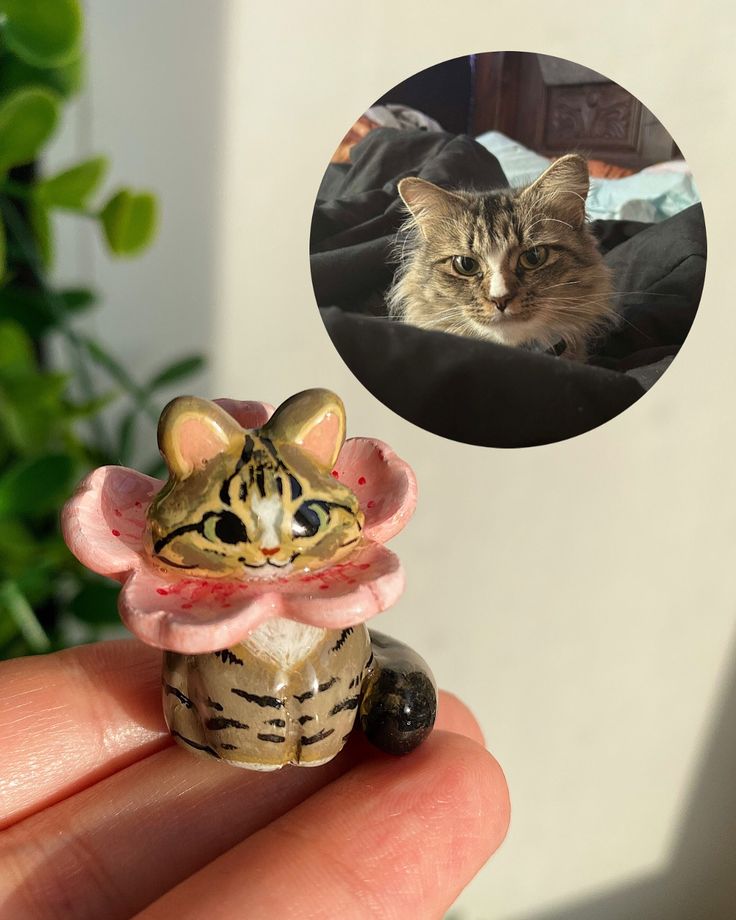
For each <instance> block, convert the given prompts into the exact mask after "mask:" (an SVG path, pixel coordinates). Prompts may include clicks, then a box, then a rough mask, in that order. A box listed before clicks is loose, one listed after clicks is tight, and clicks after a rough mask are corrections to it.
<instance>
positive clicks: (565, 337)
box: [387, 155, 618, 360]
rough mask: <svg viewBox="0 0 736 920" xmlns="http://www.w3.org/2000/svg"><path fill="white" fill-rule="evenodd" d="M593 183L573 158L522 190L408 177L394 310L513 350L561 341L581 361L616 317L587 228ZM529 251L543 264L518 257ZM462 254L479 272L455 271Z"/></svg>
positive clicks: (402, 188) (391, 298) (390, 298)
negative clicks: (446, 185)
mask: <svg viewBox="0 0 736 920" xmlns="http://www.w3.org/2000/svg"><path fill="white" fill-rule="evenodd" d="M588 183H589V180H588V170H587V164H586V163H585V161H584V160H583V159H582V158H581V157H579V156H576V155H569V156H565V157H562V158H560V159H559V160H557V161H555V162H554V163H553V164H552V165H551V166H550V167H549V168H548V169H547V170H546V171H545V172H544V173H543V174H542V176H540V177H539V178H538V179H537V180H536V181H535V182H534V183H532V184H531V185H529V186H526V187H524V188H522V189H503V190H493V191H488V192H478V191H456V190H453V191H447V190H445V189H441V188H439V187H437V186H435V185H433V184H432V183H430V182H427V181H426V180H424V179H418V178H407V179H403V180H402V181H401V182H400V183H399V194H400V195H401V197H402V199H403V201H404V203H405V205H406V207H407V209H408V211H409V216H408V219H407V221H406V222H405V224H404V225H403V227H402V228H401V230H400V232H399V235H398V238H397V261H398V262H399V268H398V270H397V272H396V275H395V278H394V282H393V285H392V287H391V289H390V290H389V292H388V295H387V305H388V308H389V313H390V315H391V316H393V317H395V318H397V319H400V320H403V321H404V322H406V323H410V324H412V325H414V326H419V327H421V328H424V329H439V330H443V331H446V332H451V333H455V334H458V335H466V336H472V337H475V338H485V339H489V340H491V341H494V342H499V343H501V344H504V345H510V346H524V347H532V348H534V347H536V348H540V349H542V350H544V349H549V348H553V347H555V346H557V345H558V344H559V343H561V342H562V343H564V346H565V349H564V352H563V354H564V355H565V357H568V358H572V359H577V360H585V359H586V357H587V353H588V347H589V345H590V343H591V341H592V340H593V339H595V338H596V337H597V336H598V335H600V334H601V333H602V332H603V331H605V330H606V329H607V328H609V327H611V326H612V325H615V323H616V322H617V320H618V314H617V312H616V309H615V307H614V305H613V300H612V287H611V276H610V272H609V270H608V268H607V267H606V265H605V263H604V262H603V259H602V257H601V254H600V252H599V251H598V248H597V245H596V241H595V239H594V237H593V235H592V234H591V232H590V231H589V229H588V228H587V226H586V224H585V198H586V196H587V192H588ZM533 250H536V251H537V252H545V253H546V256H545V260H546V261H545V262H544V263H543V264H542V265H540V266H539V267H537V268H534V269H533V270H527V269H525V268H524V267H523V265H522V263H521V262H520V257H521V256H522V254H524V253H528V252H529V251H533ZM461 256H464V257H472V259H474V260H476V261H477V263H478V272H477V274H476V275H474V276H473V277H467V276H465V275H460V274H459V273H458V271H457V270H456V269H455V267H454V266H455V263H454V262H453V258H454V257H461ZM499 293H501V294H502V296H501V297H499V296H498V295H499ZM498 304H501V307H502V308H501V309H499V307H498Z"/></svg>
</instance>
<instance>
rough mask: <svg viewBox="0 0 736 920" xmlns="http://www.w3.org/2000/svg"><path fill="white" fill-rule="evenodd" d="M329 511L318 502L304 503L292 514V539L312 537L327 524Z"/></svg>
mask: <svg viewBox="0 0 736 920" xmlns="http://www.w3.org/2000/svg"><path fill="white" fill-rule="evenodd" d="M329 514H330V513H329V511H328V510H327V509H326V508H325V507H324V506H323V505H321V504H319V503H318V502H304V504H303V505H300V506H299V508H297V510H296V512H295V513H294V520H293V522H292V525H291V533H292V535H293V536H294V537H313V536H314V535H315V534H316V533H317V531H318V530H319V529H320V527H322V526H323V524H326V523H327V520H328V518H329Z"/></svg>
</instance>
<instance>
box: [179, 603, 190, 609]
mask: <svg viewBox="0 0 736 920" xmlns="http://www.w3.org/2000/svg"><path fill="white" fill-rule="evenodd" d="M181 606H182V608H183V609H184V610H191V609H192V605H191V604H182V605H181Z"/></svg>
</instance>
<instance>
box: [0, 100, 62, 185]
mask: <svg viewBox="0 0 736 920" xmlns="http://www.w3.org/2000/svg"><path fill="white" fill-rule="evenodd" d="M58 118H59V96H58V95H57V94H56V93H52V92H51V91H50V90H47V89H42V88H41V87H38V86H30V87H28V88H27V89H20V90H18V91H17V92H15V93H13V94H12V95H10V96H8V97H7V98H6V99H4V100H3V101H2V102H1V103H0V172H4V171H5V170H7V169H9V168H10V167H11V166H18V165H20V164H22V163H29V162H30V161H31V160H33V159H35V158H36V156H37V154H38V152H39V150H40V149H41V147H42V146H43V145H44V143H45V142H46V141H47V140H48V139H49V137H50V136H51V134H52V133H53V131H54V128H55V127H56V122H57V121H58Z"/></svg>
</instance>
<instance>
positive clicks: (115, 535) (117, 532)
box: [110, 530, 120, 537]
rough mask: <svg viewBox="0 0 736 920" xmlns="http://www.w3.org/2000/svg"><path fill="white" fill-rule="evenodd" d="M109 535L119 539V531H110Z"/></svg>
mask: <svg viewBox="0 0 736 920" xmlns="http://www.w3.org/2000/svg"><path fill="white" fill-rule="evenodd" d="M110 533H112V535H113V537H119V536H120V531H119V530H112V531H110Z"/></svg>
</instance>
